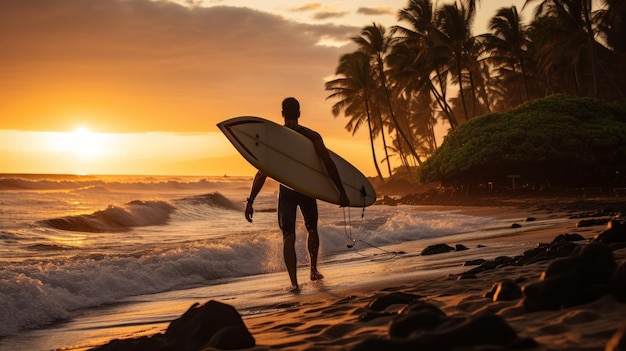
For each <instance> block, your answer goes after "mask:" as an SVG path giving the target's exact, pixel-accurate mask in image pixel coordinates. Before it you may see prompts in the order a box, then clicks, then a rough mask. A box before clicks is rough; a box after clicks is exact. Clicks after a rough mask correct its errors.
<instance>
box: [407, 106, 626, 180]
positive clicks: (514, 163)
mask: <svg viewBox="0 0 626 351" xmlns="http://www.w3.org/2000/svg"><path fill="white" fill-rule="evenodd" d="M510 175H519V176H520V178H519V179H520V183H526V184H531V185H539V184H545V185H550V186H589V185H610V186H615V185H624V184H622V183H624V178H626V105H616V104H608V103H604V102H601V101H599V100H596V99H592V98H581V97H573V96H569V95H555V96H551V97H548V98H544V99H538V100H534V101H531V102H528V103H525V104H523V105H521V106H519V107H517V108H515V109H513V110H511V111H509V112H506V113H492V114H488V115H485V116H482V117H478V118H474V119H472V120H470V121H469V122H467V123H464V124H462V125H461V126H459V127H458V128H457V129H455V130H454V131H452V132H451V133H450V134H449V135H448V136H447V137H446V139H445V141H444V142H443V144H442V145H441V147H440V148H439V150H437V152H436V153H435V154H434V155H433V156H432V157H431V158H429V159H428V160H427V161H426V162H424V163H423V165H422V167H421V168H420V170H419V171H418V178H419V179H420V180H421V181H422V182H425V181H442V182H443V183H444V184H476V183H487V182H492V183H494V184H496V185H503V184H509V183H510V182H511V180H509V179H507V176H510Z"/></svg>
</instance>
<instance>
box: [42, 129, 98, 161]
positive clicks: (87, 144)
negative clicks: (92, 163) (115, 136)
mask: <svg viewBox="0 0 626 351" xmlns="http://www.w3.org/2000/svg"><path fill="white" fill-rule="evenodd" d="M108 139H109V138H108V136H107V134H104V133H95V132H92V131H91V130H89V128H87V127H85V126H79V127H76V129H74V131H72V132H64V133H55V134H54V135H53V138H52V140H50V143H51V148H52V150H53V151H56V152H68V153H72V154H74V155H76V156H78V157H80V158H94V157H99V156H105V155H107V154H108V151H109V145H108V144H109V140H108Z"/></svg>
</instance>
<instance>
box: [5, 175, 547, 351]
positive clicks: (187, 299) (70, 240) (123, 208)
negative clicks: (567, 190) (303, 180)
mask: <svg viewBox="0 0 626 351" xmlns="http://www.w3.org/2000/svg"><path fill="white" fill-rule="evenodd" d="M251 181H252V178H251V177H226V176H224V177H164V176H80V175H0V349H1V350H5V351H6V350H30V351H35V350H53V349H63V350H81V349H86V348H89V347H93V346H95V345H98V344H99V343H104V342H106V341H107V340H109V339H111V338H114V337H129V336H131V337H132V336H137V335H146V334H150V333H155V332H158V331H162V329H163V328H165V327H166V326H167V322H168V321H170V320H172V319H174V318H176V317H178V316H179V315H181V314H182V313H183V312H184V311H185V310H186V308H188V307H189V306H190V305H191V303H193V302H204V301H206V300H209V299H218V300H221V301H224V302H226V303H231V304H233V305H235V307H237V308H238V310H239V311H240V312H241V313H242V315H246V314H254V313H262V312H263V309H268V308H276V306H277V305H278V304H280V302H284V301H293V299H294V298H300V299H303V298H306V296H307V294H309V295H310V294H313V293H315V292H319V291H325V292H328V291H332V290H333V289H336V290H339V289H342V288H350V287H351V286H356V285H358V284H364V283H365V282H366V281H367V279H366V277H367V278H372V277H379V279H384V278H385V277H390V276H392V275H393V274H396V273H398V274H404V273H403V272H405V271H406V270H407V269H411V270H416V269H418V268H416V267H407V265H408V262H409V261H405V263H403V260H405V259H406V258H407V257H412V258H413V261H410V262H418V263H411V264H425V265H426V264H427V263H426V261H424V262H422V263H419V261H415V259H416V257H418V256H419V250H420V249H422V248H423V247H425V245H426V244H428V243H431V242H433V241H440V242H446V240H452V239H450V238H453V237H454V238H455V240H461V239H462V238H464V237H465V238H467V237H468V236H469V237H472V238H477V237H478V238H480V237H481V236H498V235H501V236H507V235H514V234H515V231H516V230H517V231H519V230H528V228H526V229H512V228H511V225H510V224H511V222H512V221H520V220H523V219H522V218H511V219H502V218H495V217H491V216H489V215H485V214H481V215H470V214H466V213H464V212H463V211H461V210H454V209H452V210H451V209H448V208H436V207H422V206H403V205H401V206H381V205H374V206H370V207H367V208H365V209H364V210H362V209H360V208H350V209H341V208H339V207H338V206H337V205H333V204H328V203H324V202H319V207H320V220H319V232H320V240H321V248H320V264H319V268H320V271H321V272H322V273H323V274H325V276H326V279H325V280H324V283H321V284H324V285H323V286H320V285H316V284H314V283H313V282H308V279H307V278H308V276H307V273H306V272H307V271H306V269H307V267H308V266H307V263H308V257H307V251H306V244H305V240H304V239H305V237H306V235H305V233H306V231H305V229H304V227H303V225H302V220H301V219H300V220H299V221H298V224H299V227H298V229H297V232H298V235H297V236H298V241H297V253H298V258H299V264H300V266H301V267H300V268H299V280H300V283H301V284H302V288H303V292H302V296H300V297H294V296H290V295H289V294H288V293H287V292H286V288H287V287H288V286H289V279H288V276H287V273H286V271H285V269H284V265H283V258H282V236H281V233H280V231H279V229H278V225H277V221H276V197H277V191H278V185H277V184H276V183H275V182H273V181H270V180H268V182H267V183H266V185H265V187H264V189H263V190H262V192H261V193H260V194H259V196H258V197H257V200H256V201H255V210H256V211H255V214H254V221H253V223H248V222H247V221H246V220H245V218H244V214H243V210H244V206H245V199H246V197H247V196H248V195H249V189H250V185H251ZM549 224H550V222H549V221H538V222H536V223H535V224H532V225H533V226H538V225H549ZM452 244H453V243H452ZM513 249H515V250H516V251H519V250H520V248H519V247H516V248H506V250H509V252H510V251H512V250H513ZM506 250H505V251H506ZM430 261H431V262H430V263H428V267H430V268H429V270H430V271H431V272H435V271H436V270H437V269H438V268H437V266H436V265H435V266H433V264H432V259H430ZM437 262H440V264H441V265H442V266H441V267H439V268H446V267H447V266H449V265H455V266H456V265H458V262H455V263H449V262H448V263H446V262H445V260H439V261H437Z"/></svg>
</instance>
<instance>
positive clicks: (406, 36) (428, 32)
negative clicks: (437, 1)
mask: <svg viewBox="0 0 626 351" xmlns="http://www.w3.org/2000/svg"><path fill="white" fill-rule="evenodd" d="M398 17H399V19H400V21H405V22H407V23H408V27H403V26H395V27H394V32H396V33H399V35H400V37H399V39H400V40H399V41H397V42H396V43H395V45H394V47H393V49H392V54H391V55H390V57H389V61H390V62H392V64H391V65H392V67H393V69H394V74H393V77H394V79H395V80H396V81H402V82H403V85H404V89H406V90H407V92H408V93H414V92H418V91H420V90H421V89H428V90H429V91H430V93H432V94H433V96H434V97H435V100H436V102H437V104H438V106H439V107H440V109H441V111H442V113H443V117H444V118H445V119H446V120H447V121H448V124H449V125H450V128H451V129H454V128H456V127H457V126H458V122H457V120H456V117H455V116H454V113H453V111H452V108H451V107H450V105H449V104H448V101H447V86H448V69H447V67H446V64H447V57H446V51H445V49H444V48H442V47H441V46H437V45H435V43H436V42H437V39H436V38H437V37H438V36H439V32H438V29H437V27H436V24H435V10H434V7H433V3H432V0H411V1H410V2H409V5H408V7H406V8H404V9H402V10H401V11H400V12H399V15H398Z"/></svg>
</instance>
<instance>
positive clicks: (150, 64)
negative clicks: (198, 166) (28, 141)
mask: <svg viewBox="0 0 626 351" xmlns="http://www.w3.org/2000/svg"><path fill="white" fill-rule="evenodd" d="M358 30H359V29H358V28H355V27H348V26H335V25H332V24H327V25H308V24H301V23H296V22H293V21H287V20H284V19H282V18H280V17H279V16H275V15H271V14H269V13H264V12H260V11H254V10H251V9H247V8H235V7H226V6H215V7H208V8H202V7H197V6H196V7H192V8H189V7H185V6H182V5H178V4H175V3H171V2H163V1H150V0H28V1H11V0H0V32H2V33H3V34H2V38H1V39H0V52H2V53H3V54H2V55H0V67H3V68H2V69H1V70H0V92H1V94H0V117H1V118H2V124H0V129H21V130H28V129H30V130H59V129H62V128H67V127H68V125H69V124H72V123H74V122H75V120H77V119H81V118H82V119H90V121H89V124H88V125H89V126H90V127H91V128H92V129H93V130H96V129H98V128H99V129H100V130H106V131H114V132H129V131H150V130H168V131H199V130H200V131H202V130H214V129H215V123H216V122H217V121H219V120H221V119H224V118H225V117H229V116H232V115H237V114H252V113H254V114H270V113H275V112H276V110H277V108H276V105H277V104H278V102H277V101H280V99H282V97H284V96H285V95H287V94H289V95H296V96H299V97H301V100H304V101H305V103H306V101H313V102H315V103H317V102H318V101H323V100H324V98H325V97H326V96H327V93H326V92H325V91H324V89H323V84H324V81H323V77H325V76H328V75H329V74H331V73H332V72H333V71H334V69H335V67H336V64H337V60H338V58H339V56H340V55H341V54H342V53H344V52H347V51H349V50H350V49H349V48H345V47H344V48H337V47H328V46H323V45H318V43H319V42H320V39H321V38H336V39H337V41H341V40H345V39H346V38H350V37H352V36H354V34H355V33H358ZM309 105H311V104H309ZM304 106H306V105H304ZM326 107H327V105H324V108H326ZM303 112H304V111H303ZM325 112H326V113H329V112H328V111H325ZM82 123H84V122H82Z"/></svg>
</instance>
